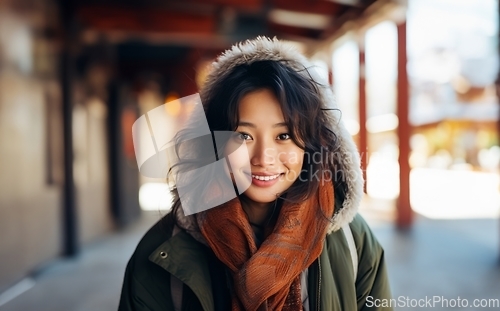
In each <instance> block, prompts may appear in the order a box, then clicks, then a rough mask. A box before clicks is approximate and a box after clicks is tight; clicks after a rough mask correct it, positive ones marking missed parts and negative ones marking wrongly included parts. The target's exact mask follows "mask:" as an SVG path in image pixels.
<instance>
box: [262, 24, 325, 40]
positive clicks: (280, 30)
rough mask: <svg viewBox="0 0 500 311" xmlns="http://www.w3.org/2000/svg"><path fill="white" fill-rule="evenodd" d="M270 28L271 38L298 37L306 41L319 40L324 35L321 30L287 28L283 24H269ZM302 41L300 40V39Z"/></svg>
mask: <svg viewBox="0 0 500 311" xmlns="http://www.w3.org/2000/svg"><path fill="white" fill-rule="evenodd" d="M268 28H269V32H270V34H269V35H271V36H277V37H278V38H279V37H296V38H304V39H306V40H310V39H314V40H317V39H318V38H319V37H320V36H321V33H322V30H320V29H309V28H301V27H293V26H286V25H281V24H276V23H273V22H269V23H268ZM299 40H300V39H299Z"/></svg>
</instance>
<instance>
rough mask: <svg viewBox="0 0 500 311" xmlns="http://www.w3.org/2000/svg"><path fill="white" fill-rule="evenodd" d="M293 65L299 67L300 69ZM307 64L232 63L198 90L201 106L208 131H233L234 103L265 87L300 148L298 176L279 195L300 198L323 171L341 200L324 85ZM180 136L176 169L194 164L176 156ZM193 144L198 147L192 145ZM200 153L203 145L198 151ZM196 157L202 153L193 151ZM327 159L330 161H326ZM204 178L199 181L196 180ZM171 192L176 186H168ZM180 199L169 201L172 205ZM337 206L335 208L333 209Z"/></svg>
mask: <svg viewBox="0 0 500 311" xmlns="http://www.w3.org/2000/svg"><path fill="white" fill-rule="evenodd" d="M294 68H301V69H300V70H297V69H294ZM310 69H311V68H305V67H304V66H303V65H301V64H300V63H298V62H296V61H293V60H284V61H271V60H265V61H255V62H252V63H247V64H243V65H239V66H236V67H234V68H233V69H232V70H231V72H229V73H227V74H226V75H225V76H224V77H223V78H222V79H221V80H219V81H218V82H217V84H216V85H215V86H213V87H211V88H210V89H206V90H205V93H203V108H204V111H205V116H206V118H207V121H208V125H209V128H210V130H211V131H235V130H236V128H237V127H238V123H239V116H238V115H239V113H238V110H239V103H240V101H241V99H242V98H243V97H244V96H245V95H247V94H249V93H251V92H254V91H257V90H261V89H269V90H271V91H272V92H273V93H274V95H275V96H276V98H277V99H278V101H279V104H280V107H281V111H282V113H283V117H284V120H285V123H286V125H287V127H288V130H289V131H290V136H291V139H292V140H293V141H294V142H295V144H297V146H299V147H300V148H302V149H303V150H304V152H305V153H304V161H303V166H302V171H301V175H300V176H299V178H297V180H296V181H295V182H294V183H293V185H292V186H291V187H290V188H289V189H288V190H287V191H285V192H284V193H283V194H282V195H281V197H280V198H281V199H283V200H287V201H294V202H300V201H302V200H305V199H307V198H308V197H309V196H310V195H311V194H313V193H315V192H316V191H317V190H318V187H319V183H320V182H321V179H318V178H317V176H322V174H323V173H324V172H325V171H328V172H329V173H330V174H332V175H333V176H332V175H330V176H332V180H333V181H334V185H335V197H336V201H337V200H339V199H340V200H343V198H344V196H345V192H346V186H345V183H343V182H340V183H338V184H337V183H335V181H339V179H341V178H342V177H341V176H339V174H341V173H342V172H340V170H337V167H336V161H335V159H334V158H332V155H333V154H334V153H335V151H336V150H337V149H338V141H337V135H336V134H335V133H334V132H333V131H332V130H331V129H330V125H331V124H332V122H335V121H334V120H333V118H332V115H331V113H332V112H331V111H330V110H332V109H331V108H330V109H329V108H328V107H327V106H326V103H324V101H323V97H322V95H321V88H328V87H329V86H328V85H323V84H321V83H319V82H318V81H316V80H315V79H313V78H312V76H311V75H310V72H309V70H310ZM182 136H186V133H184V134H182V133H181V134H180V135H178V137H177V139H176V140H177V141H178V143H177V144H176V146H179V147H176V148H178V149H177V153H178V155H179V158H180V159H181V160H180V163H178V164H177V165H178V166H180V167H182V166H185V167H200V164H199V163H198V165H196V164H194V160H193V159H194V158H193V157H188V158H189V159H186V160H184V161H183V160H182V158H183V156H182V152H181V150H182V147H180V146H182V139H181V137H182ZM198 148H200V147H199V146H198ZM204 151H205V154H206V149H205V150H204ZM195 154H196V156H197V157H198V159H200V158H199V156H200V155H201V154H203V151H202V150H201V149H200V150H198V152H195ZM315 154H316V155H319V156H321V159H327V161H319V162H315V161H314V157H313V155H315ZM330 160H332V161H330ZM209 161H210V160H209V159H204V160H201V161H200V163H202V164H201V165H206V164H207V163H209ZM197 182H204V181H199V180H198V181H197ZM173 191H174V192H175V191H176V189H175V188H174V189H173ZM179 206H180V202H179V199H178V198H177V202H174V206H173V209H174V213H175V209H177V208H179ZM337 212H338V210H337V209H335V213H337Z"/></svg>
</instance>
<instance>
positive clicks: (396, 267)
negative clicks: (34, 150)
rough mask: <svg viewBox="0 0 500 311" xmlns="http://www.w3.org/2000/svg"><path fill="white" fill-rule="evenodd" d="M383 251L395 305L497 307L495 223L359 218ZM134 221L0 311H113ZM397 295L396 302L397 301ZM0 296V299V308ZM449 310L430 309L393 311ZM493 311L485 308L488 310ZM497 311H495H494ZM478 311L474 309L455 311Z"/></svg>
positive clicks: (147, 222)
mask: <svg viewBox="0 0 500 311" xmlns="http://www.w3.org/2000/svg"><path fill="white" fill-rule="evenodd" d="M363 214H365V216H366V218H367V219H368V220H369V222H370V224H371V225H372V228H373V230H374V231H375V233H376V235H377V237H378V238H379V240H380V242H381V243H382V245H383V246H384V247H385V249H386V255H387V263H388V266H389V277H390V279H391V286H392V289H393V295H394V297H395V298H396V299H405V301H406V298H409V299H424V298H425V297H426V296H427V297H428V298H432V296H439V297H440V296H443V298H446V299H449V300H450V303H453V301H451V300H452V299H453V300H456V299H458V297H460V298H461V299H464V298H466V299H468V301H469V303H470V304H472V302H473V300H474V299H483V298H486V299H499V300H500V265H499V261H498V259H499V244H500V243H499V238H498V237H499V235H500V233H499V228H498V224H499V221H498V220H494V219H483V220H429V219H426V218H423V217H417V219H416V226H415V227H414V228H413V229H412V230H411V231H409V232H399V231H397V230H395V229H394V228H393V226H392V225H391V224H390V223H389V222H387V219H386V217H385V218H384V217H379V216H380V215H383V214H384V213H376V212H375V213H374V212H373V211H372V212H368V211H364V212H363ZM158 217H159V216H158V213H157V212H156V213H146V214H145V215H144V217H143V218H142V219H141V221H140V222H138V223H137V224H135V225H133V226H131V227H130V228H128V229H127V230H125V231H123V232H116V233H113V234H111V235H109V236H107V237H105V238H103V239H101V240H100V241H98V242H96V243H94V244H92V245H90V246H88V247H86V248H85V249H84V250H83V252H82V253H81V255H80V256H79V257H78V258H75V259H71V260H62V259H61V260H57V261H54V262H53V263H52V264H51V265H50V266H48V267H47V268H46V269H44V270H43V272H41V273H40V274H39V275H37V276H35V277H34V280H35V285H34V286H33V287H32V288H31V289H29V290H28V291H26V292H24V293H23V294H21V295H20V296H18V297H17V298H15V299H13V300H11V301H10V302H8V303H6V304H4V305H3V306H0V310H1V311H31V310H33V311H35V310H36V311H111V310H116V309H117V306H118V298H119V294H120V287H121V282H122V278H123V272H124V269H125V265H126V263H127V261H128V258H129V257H130V255H131V253H132V252H133V250H134V248H135V245H136V244H137V242H138V241H139V239H140V238H141V236H142V234H144V232H145V231H146V230H147V229H148V228H149V227H150V226H151V225H152V224H153V223H154V222H155V221H156V220H157V219H158ZM399 296H402V297H403V298H399ZM1 300H2V296H1V295H0V302H1ZM412 309H420V310H456V309H458V308H445V307H442V306H441V304H437V305H435V308H429V307H428V306H427V307H424V308H396V310H412ZM491 309H493V308H491ZM497 309H500V308H497ZM461 310H482V308H473V307H469V308H461Z"/></svg>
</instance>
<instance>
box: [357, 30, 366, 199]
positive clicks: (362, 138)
mask: <svg viewBox="0 0 500 311" xmlns="http://www.w3.org/2000/svg"><path fill="white" fill-rule="evenodd" d="M361 36H362V37H361V38H360V41H359V44H358V47H359V86H358V88H359V99H358V101H359V153H360V156H361V170H362V171H363V180H364V181H365V183H364V185H363V190H364V192H365V193H366V182H367V181H366V168H367V166H368V154H367V153H368V132H367V130H366V78H365V64H366V62H365V35H364V34H362V35H361Z"/></svg>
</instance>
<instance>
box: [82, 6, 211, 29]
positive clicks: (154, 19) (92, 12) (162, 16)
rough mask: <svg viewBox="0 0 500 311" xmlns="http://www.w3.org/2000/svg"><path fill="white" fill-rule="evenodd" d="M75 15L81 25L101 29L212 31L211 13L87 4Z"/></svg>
mask: <svg viewBox="0 0 500 311" xmlns="http://www.w3.org/2000/svg"><path fill="white" fill-rule="evenodd" d="M77 16H78V18H79V19H80V21H81V22H82V23H83V24H84V25H85V26H87V27H89V28H92V29H97V30H101V31H110V30H122V31H136V32H141V31H142V32H156V33H165V32H172V33H204V34H212V33H215V31H216V21H215V17H214V16H210V15H199V14H188V13H178V12H173V11H170V10H165V9H162V10H154V9H144V8H142V9H139V8H125V7H118V6H104V5H91V6H83V7H80V8H79V9H78V12H77Z"/></svg>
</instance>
